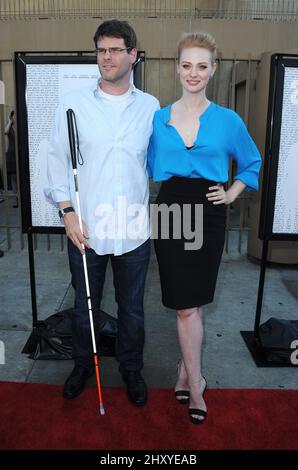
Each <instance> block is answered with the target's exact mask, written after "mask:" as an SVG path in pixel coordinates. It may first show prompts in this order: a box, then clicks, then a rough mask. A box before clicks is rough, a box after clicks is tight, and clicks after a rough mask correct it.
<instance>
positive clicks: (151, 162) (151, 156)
mask: <svg viewBox="0 0 298 470" xmlns="http://www.w3.org/2000/svg"><path fill="white" fill-rule="evenodd" d="M153 167H154V143H153V133H152V134H151V137H150V140H149V145H148V150H147V172H148V176H149V178H152V176H153Z"/></svg>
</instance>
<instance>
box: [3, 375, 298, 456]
mask: <svg viewBox="0 0 298 470" xmlns="http://www.w3.org/2000/svg"><path fill="white" fill-rule="evenodd" d="M61 392H62V387H60V386H53V385H35V384H21V383H6V382H0V399H1V401H0V448H1V449H2V450H3V449H5V450H12V449H19V450H20V449H22V450H30V449H35V450H39V449H44V450H50V449H51V450H53V449H57V450H58V449H59V450H61V449H65V450H75V449H77V450H81V449H96V450H116V449H119V450H137V449H143V450H145V449H155V450H162V449H172V450H194V449H197V450H201V449H204V450H210V449H211V450H213V449H218V450H220V449H241V450H243V449H249V450H251V449H256V450H257V449H264V450H269V449H270V450H272V449H276V450H281V449H285V450H287V449H293V450H296V449H298V441H297V436H298V391H296V390H285V391H280V390H226V389H213V390H212V389H211V390H207V392H206V395H205V398H206V402H207V405H208V416H207V420H206V422H205V423H204V424H203V425H200V426H195V425H193V424H191V423H190V422H189V420H188V416H187V406H182V405H179V404H176V401H175V398H174V396H173V393H172V391H171V390H168V389H150V390H149V403H148V405H147V406H146V407H143V408H135V407H134V406H133V405H130V404H129V403H128V401H127V398H126V393H125V389H124V388H121V389H120V388H104V389H103V398H104V404H105V410H106V415H105V416H100V415H99V413H98V405H97V402H96V398H97V396H96V389H94V388H89V389H87V390H86V391H85V392H84V393H82V395H80V396H79V397H78V398H76V399H75V400H73V401H66V400H64V399H63V398H62V396H61Z"/></svg>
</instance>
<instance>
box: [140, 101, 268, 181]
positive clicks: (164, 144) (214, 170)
mask: <svg viewBox="0 0 298 470" xmlns="http://www.w3.org/2000/svg"><path fill="white" fill-rule="evenodd" d="M171 106H172V105H169V106H166V107H165V108H163V109H160V110H158V111H156V112H155V115H154V120H153V133H152V136H151V139H150V143H149V147H148V173H149V176H153V179H154V181H165V180H168V179H169V178H171V177H172V176H183V177H188V178H205V179H207V180H211V181H216V182H218V183H225V182H226V181H228V173H229V161H230V158H233V159H234V160H236V161H237V174H236V176H235V177H234V179H238V180H241V181H242V182H243V183H245V184H246V185H247V188H246V190H251V189H256V190H257V189H258V175H259V170H260V167H261V162H262V159H261V156H260V152H259V151H258V149H257V147H256V145H255V143H254V141H253V140H252V138H251V136H250V135H249V133H248V131H247V128H246V126H245V124H244V122H243V120H242V119H241V117H240V116H239V115H238V114H237V113H236V112H235V111H233V110H231V109H228V108H224V107H222V106H219V105H217V104H216V103H214V102H212V101H211V102H210V105H209V106H208V108H206V109H205V111H204V112H203V113H202V114H201V115H200V128H199V131H198V134H197V137H196V140H195V142H194V146H193V147H192V148H191V149H189V150H187V148H186V146H185V143H184V142H183V139H182V137H181V136H180V134H179V132H178V131H177V130H176V129H175V127H174V126H171V125H170V124H168V121H169V120H170V114H171Z"/></svg>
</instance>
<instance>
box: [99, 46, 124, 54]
mask: <svg viewBox="0 0 298 470" xmlns="http://www.w3.org/2000/svg"><path fill="white" fill-rule="evenodd" d="M131 49H132V47H123V48H122V47H97V48H96V49H95V52H96V54H99V55H105V54H106V52H108V53H109V54H111V55H117V54H120V52H123V51H131Z"/></svg>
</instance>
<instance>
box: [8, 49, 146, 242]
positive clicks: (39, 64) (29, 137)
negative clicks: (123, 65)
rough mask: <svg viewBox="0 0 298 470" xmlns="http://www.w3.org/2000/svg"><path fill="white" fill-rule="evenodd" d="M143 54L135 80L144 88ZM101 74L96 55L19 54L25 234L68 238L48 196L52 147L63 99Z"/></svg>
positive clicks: (18, 103)
mask: <svg viewBox="0 0 298 470" xmlns="http://www.w3.org/2000/svg"><path fill="white" fill-rule="evenodd" d="M141 62H144V52H143V51H142V52H139V55H138V60H137V62H136V63H137V64H138V65H137V66H136V67H135V68H134V73H133V76H132V79H133V80H134V82H135V84H136V86H137V87H138V88H141V80H142V74H141V73H140V70H141ZM99 76H100V74H99V70H98V65H97V63H96V57H95V54H94V53H93V52H67V53H66V52H65V53H63V52H57V53H56V52H51V53H47V52H44V53H41V52H38V53H34V52H16V53H15V83H16V109H17V124H18V126H17V127H18V159H19V169H20V195H21V201H22V231H23V232H24V233H64V232H65V231H64V227H63V224H62V223H61V222H60V219H59V216H58V213H57V209H56V208H55V207H54V206H52V205H51V204H50V203H49V202H48V201H47V200H46V198H45V196H44V187H45V186H46V184H47V163H46V162H47V148H48V143H49V139H50V135H51V130H52V126H53V123H54V118H55V112H56V109H57V107H58V104H59V102H60V100H61V97H62V96H63V95H64V94H65V93H66V92H68V91H71V90H74V89H79V88H83V87H84V86H88V85H91V84H92V83H96V81H97V80H98V78H99Z"/></svg>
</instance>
